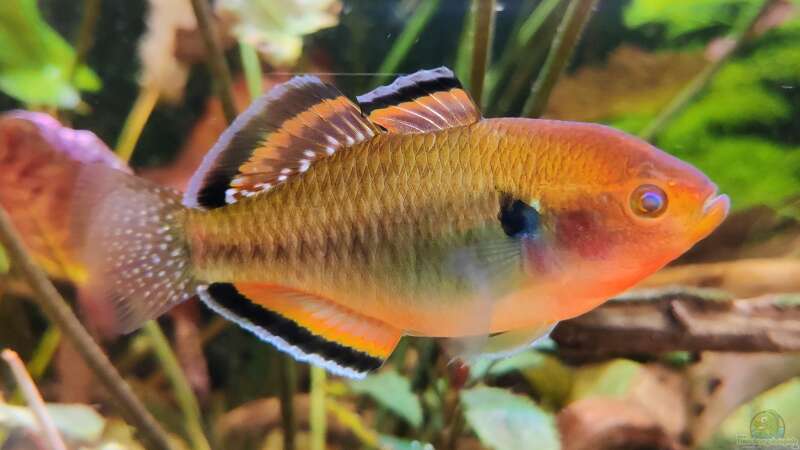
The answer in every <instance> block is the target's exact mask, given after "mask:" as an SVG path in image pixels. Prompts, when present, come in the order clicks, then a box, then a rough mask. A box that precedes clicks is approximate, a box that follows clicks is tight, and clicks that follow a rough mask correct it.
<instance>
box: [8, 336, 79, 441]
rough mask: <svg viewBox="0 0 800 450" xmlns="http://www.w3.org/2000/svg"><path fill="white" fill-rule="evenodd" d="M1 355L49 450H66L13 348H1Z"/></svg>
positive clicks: (40, 396) (40, 397) (42, 401)
mask: <svg viewBox="0 0 800 450" xmlns="http://www.w3.org/2000/svg"><path fill="white" fill-rule="evenodd" d="M2 357H3V359H4V360H5V361H6V363H7V364H8V365H9V366H10V367H11V373H13V374H14V379H16V381H17V386H19V388H20V390H21V391H22V394H23V395H24V396H25V400H27V402H28V406H30V408H31V411H32V412H33V416H34V417H35V418H36V422H37V423H38V425H39V428H40V429H41V431H42V435H43V436H44V438H45V440H46V441H47V445H48V447H49V448H50V450H67V445H66V444H65V443H64V440H63V439H62V438H61V435H59V434H58V428H56V425H55V424H54V423H53V420H52V419H51V418H50V415H49V414H47V408H46V407H45V406H44V400H42V395H41V394H40V393H39V391H38V390H37V389H36V385H35V384H33V380H32V379H31V376H30V375H28V372H27V371H26V370H25V365H24V364H23V363H22V360H20V359H19V355H17V353H16V352H14V351H13V350H8V349H6V350H3V353H2Z"/></svg>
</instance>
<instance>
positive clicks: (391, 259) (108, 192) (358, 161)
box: [73, 69, 728, 376]
mask: <svg viewBox="0 0 800 450" xmlns="http://www.w3.org/2000/svg"><path fill="white" fill-rule="evenodd" d="M358 101H359V104H358V105H356V104H354V103H352V102H351V101H350V100H348V99H347V98H346V97H344V96H343V95H342V94H341V93H340V92H338V91H337V90H336V89H335V88H333V87H332V86H330V85H327V84H324V83H322V82H320V81H319V80H318V79H315V78H311V77H298V78H295V79H294V80H292V81H290V82H288V83H286V84H285V85H283V86H281V87H279V88H277V89H275V90H273V91H272V92H271V93H270V94H268V95H267V96H265V97H264V98H262V99H259V100H258V101H256V102H255V103H254V104H253V105H252V106H251V107H250V108H249V109H248V111H246V112H245V113H243V114H242V115H241V116H240V117H239V118H237V120H236V121H235V122H234V124H233V125H232V126H231V128H229V129H228V130H227V131H226V132H225V133H224V134H223V135H222V136H221V137H220V139H219V141H218V142H217V144H216V145H215V146H214V148H212V149H211V151H210V152H209V154H208V155H207V156H206V158H205V159H204V161H203V164H202V165H201V167H200V169H199V170H198V172H197V173H196V174H195V176H194V177H193V179H192V183H191V185H190V187H189V190H188V191H187V193H186V194H185V196H184V200H183V205H181V203H180V202H179V197H178V195H177V194H176V193H174V192H171V191H169V190H166V189H163V188H159V187H156V186H152V185H148V184H147V183H145V182H143V181H141V180H138V179H136V178H134V177H131V176H129V175H125V174H122V173H119V172H114V171H110V170H108V169H106V168H98V167H87V168H86V169H84V170H82V171H81V172H82V173H81V174H80V175H79V177H78V179H79V182H78V183H77V184H78V185H79V186H81V189H78V192H77V194H76V199H75V201H74V202H73V203H74V205H75V207H76V208H78V212H76V214H75V216H76V218H78V219H79V220H76V221H75V224H76V225H75V227H76V229H78V230H81V231H79V232H77V233H76V234H78V235H81V236H82V237H83V244H82V245H83V246H84V247H85V252H84V253H85V255H86V261H87V262H86V265H87V267H88V269H89V270H88V271H89V273H90V279H91V280H93V281H91V282H90V286H89V287H88V288H87V291H89V292H92V293H93V295H94V296H96V297H99V298H108V299H110V300H111V301H112V303H114V305H115V306H116V308H117V311H118V313H119V314H118V316H119V323H120V328H121V329H123V330H130V329H133V328H135V327H136V326H138V324H140V323H141V322H142V321H143V320H146V319H150V318H153V317H157V316H158V315H160V314H161V313H163V312H164V311H165V310H167V309H169V308H170V307H172V306H174V305H175V304H177V303H180V302H182V301H184V300H186V299H188V298H190V297H192V296H194V295H198V296H199V297H200V299H201V300H202V301H203V302H204V303H205V304H207V305H208V306H209V307H210V308H211V309H212V310H214V311H216V312H218V313H220V314H222V315H223V316H225V317H226V318H228V319H230V320H232V321H234V322H236V323H237V324H239V325H240V326H242V327H243V328H245V329H247V330H249V331H252V332H253V333H254V334H256V335H257V336H259V337H260V338H262V339H264V340H265V341H268V342H270V343H272V344H274V345H275V346H277V347H278V348H279V349H281V350H284V351H286V352H289V353H291V354H292V355H294V356H295V357H297V358H298V359H300V360H303V361H309V362H312V363H315V364H321V365H323V366H325V367H327V368H328V369H330V370H332V371H333V372H335V373H338V374H342V375H347V376H363V374H364V373H366V372H368V371H369V370H374V369H375V368H377V367H379V366H380V365H381V364H382V362H383V361H384V360H385V359H386V358H387V357H388V355H389V354H390V353H391V351H392V349H393V348H394V346H395V345H396V344H397V342H398V340H399V339H400V337H401V336H402V335H404V334H413V335H421V336H430V337H445V338H449V339H450V342H451V343H453V345H452V347H457V348H458V350H457V351H458V353H459V354H461V355H463V356H465V357H468V356H469V355H471V354H476V353H488V354H493V355H502V354H508V353H509V352H510V351H512V350H514V349H516V348H522V347H524V346H525V345H527V344H529V343H530V342H531V341H532V340H534V339H536V338H537V337H539V336H541V335H543V334H545V333H546V332H547V331H548V330H550V329H551V328H552V326H553V324H555V323H556V322H558V321H559V320H563V319H566V318H570V317H573V316H575V315H578V314H581V313H583V312H585V311H587V310H589V309H591V308H593V307H594V306H596V305H598V304H600V303H601V302H603V301H605V300H606V299H607V298H609V297H610V296H612V295H615V294H617V293H619V292H621V291H623V290H624V289H626V288H628V287H629V286H631V285H633V284H634V283H636V282H637V281H638V280H640V279H642V278H643V277H645V276H647V275H648V274H650V273H652V272H654V271H655V270H657V269H658V268H660V267H662V266H663V265H664V264H666V263H668V262H669V261H670V260H672V259H673V258H675V257H676V256H678V255H680V254H681V253H683V252H684V251H686V250H687V249H688V248H689V247H691V246H692V245H693V244H694V243H695V242H697V240H699V239H702V238H703V237H705V236H706V235H707V234H708V233H709V232H711V230H713V229H714V227H716V226H717V225H718V224H719V223H720V221H721V220H722V219H723V218H724V217H725V215H726V213H727V209H728V200H727V198H726V197H725V196H720V195H717V192H716V186H714V184H713V183H711V182H710V181H709V180H708V179H707V178H706V177H705V176H704V175H703V174H702V173H700V172H699V171H697V169H695V168H693V167H691V166H689V165H688V164H686V163H684V162H682V161H679V160H677V159H676V158H673V157H671V156H669V155H667V154H665V153H663V152H661V151H659V150H658V149H656V148H655V147H653V146H651V145H649V144H647V143H646V142H642V141H640V140H638V139H636V138H634V137H631V136H628V135H626V134H624V133H621V132H619V131H616V130H613V129H611V128H608V127H603V126H599V125H593V124H581V123H572V122H558V121H547V120H532V119H513V118H506V119H482V118H481V117H480V114H479V113H478V111H477V107H476V106H475V105H474V104H473V103H472V102H471V100H470V99H469V96H468V95H467V94H466V93H465V92H464V91H463V90H462V89H461V87H460V84H459V83H458V81H457V80H455V78H454V77H453V76H452V73H451V72H450V71H448V70H446V69H437V70H433V71H423V72H419V73H417V74H414V75H411V76H408V77H402V78H400V79H398V80H397V81H396V82H395V83H393V84H392V85H391V86H385V87H381V88H378V89H376V90H374V91H373V92H371V93H369V94H367V95H364V96H361V97H359V98H358ZM88 188H91V189H88ZM496 333H499V335H492V334H496ZM490 335H492V336H491V337H490Z"/></svg>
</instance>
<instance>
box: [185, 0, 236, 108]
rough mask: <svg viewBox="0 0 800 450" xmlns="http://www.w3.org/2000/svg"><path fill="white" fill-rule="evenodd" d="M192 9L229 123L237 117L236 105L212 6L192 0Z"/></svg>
mask: <svg viewBox="0 0 800 450" xmlns="http://www.w3.org/2000/svg"><path fill="white" fill-rule="evenodd" d="M192 9H194V15H195V17H197V27H198V28H200V33H201V34H202V35H203V41H204V42H205V44H206V50H207V52H208V67H209V69H210V70H211V74H212V76H213V77H214V80H215V81H216V83H217V92H218V95H219V100H220V102H221V103H222V112H223V113H224V114H225V119H226V120H227V121H228V123H230V122H233V119H235V118H236V106H235V105H234V103H233V93H232V92H231V84H232V82H231V71H230V69H229V68H228V63H227V62H226V61H225V54H224V53H223V52H222V46H221V45H220V43H219V39H218V38H219V35H218V34H217V32H216V29H215V28H216V27H215V26H214V19H213V18H212V16H211V8H210V7H209V5H208V0H192Z"/></svg>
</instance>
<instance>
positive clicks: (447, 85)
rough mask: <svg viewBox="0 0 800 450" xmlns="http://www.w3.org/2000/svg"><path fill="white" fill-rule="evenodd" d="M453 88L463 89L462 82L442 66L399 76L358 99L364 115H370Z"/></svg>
mask: <svg viewBox="0 0 800 450" xmlns="http://www.w3.org/2000/svg"><path fill="white" fill-rule="evenodd" d="M453 88H459V89H461V88H462V86H461V82H459V81H458V79H457V78H456V77H455V75H454V74H453V72H452V71H451V70H450V69H447V68H445V67H440V68H438V69H434V70H430V71H425V72H423V73H417V74H414V75H409V76H406V77H401V78H398V79H397V80H396V81H395V82H394V83H392V84H390V85H388V86H381V87H379V88H377V89H375V90H373V91H371V92H368V93H366V94H364V95H360V96H358V97H357V100H358V104H359V106H361V111H362V112H363V113H364V115H369V114H370V113H371V112H372V111H375V110H376V109H382V108H386V107H388V106H394V105H397V104H400V103H403V102H406V101H412V100H414V99H416V98H419V97H424V96H427V95H430V94H431V93H434V92H444V91H449V90H450V89H453Z"/></svg>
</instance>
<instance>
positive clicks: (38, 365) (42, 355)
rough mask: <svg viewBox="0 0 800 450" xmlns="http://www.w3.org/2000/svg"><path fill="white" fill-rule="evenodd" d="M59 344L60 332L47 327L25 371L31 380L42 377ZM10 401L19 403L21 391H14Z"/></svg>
mask: <svg viewBox="0 0 800 450" xmlns="http://www.w3.org/2000/svg"><path fill="white" fill-rule="evenodd" d="M60 342H61V332H60V331H59V330H58V327H56V326H55V325H50V326H49V327H47V330H46V331H45V332H44V335H43V336H42V339H41V340H39V345H37V346H36V349H35V350H34V351H33V357H32V358H31V360H30V362H29V363H28V364H27V370H28V373H30V375H31V378H33V379H34V380H37V379H39V378H41V377H42V375H43V374H44V371H45V370H46V369H47V367H48V366H49V365H50V361H52V359H53V355H54V354H55V353H56V350H57V349H58V344H59V343H60ZM11 399H12V401H13V402H19V401H21V400H22V390H20V389H18V390H17V391H15V392H14V394H13V395H12V396H11Z"/></svg>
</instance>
